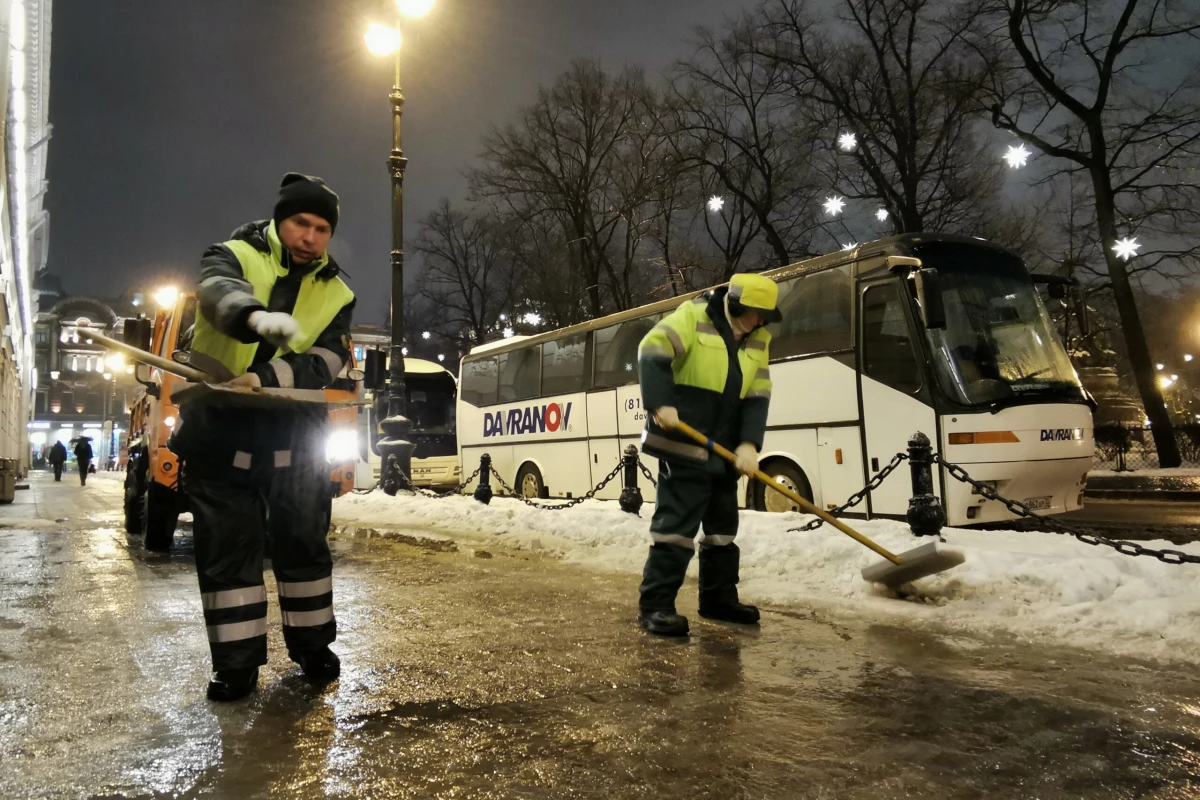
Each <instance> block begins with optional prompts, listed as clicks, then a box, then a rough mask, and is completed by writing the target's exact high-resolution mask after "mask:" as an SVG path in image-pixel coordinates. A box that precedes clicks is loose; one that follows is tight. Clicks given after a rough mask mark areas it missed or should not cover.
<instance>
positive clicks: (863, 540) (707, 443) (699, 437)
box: [675, 421, 904, 564]
mask: <svg viewBox="0 0 1200 800" xmlns="http://www.w3.org/2000/svg"><path fill="white" fill-rule="evenodd" d="M675 430H678V431H680V432H682V433H683V434H684V435H685V436H687V437H688V438H689V439H691V440H692V441H694V442H695V443H696V444H698V445H700V446H701V447H704V448H706V449H708V450H709V451H711V452H713V453H716V454H717V455H719V456H720V457H721V458H723V459H725V460H726V461H728V462H729V463H730V464H737V456H735V455H734V454H733V453H731V452H729V450H728V448H725V447H722V446H721V445H719V444H717V443H716V442H714V441H713V440H712V439H710V438H708V437H707V436H705V435H704V434H702V433H700V431H698V430H696V429H695V428H693V427H692V426H691V425H688V424H687V423H686V422H683V421H680V422H679V424H678V425H676V426H675ZM754 477H755V478H757V479H758V480H759V481H761V482H762V483H764V484H766V485H767V486H769V487H770V488H772V489H774V490H775V491H777V492H779V493H780V494H782V495H783V496H784V497H786V498H787V499H789V500H791V501H792V502H793V503H795V504H796V505H798V506H800V508H802V509H804V510H805V511H807V512H808V513H809V514H816V515H817V516H818V517H820V518H821V519H823V520H825V521H826V522H827V523H829V524H830V525H832V526H833V527H835V528H837V529H838V530H839V531H841V532H842V533H844V534H846V535H847V536H849V537H850V538H851V539H853V540H854V541H856V542H858V543H859V544H861V545H863V546H864V547H868V548H870V549H871V550H874V551H875V552H876V553H878V554H879V555H881V556H883V557H884V558H886V559H887V560H888V561H890V562H892V563H893V564H902V563H904V562H903V561H902V560H901V558H900V557H899V556H897V555H895V554H894V553H892V552H890V551H888V550H887V549H885V548H883V547H880V546H879V545H877V544H875V542H873V541H871V540H870V539H868V538H867V537H866V536H863V535H862V534H861V533H859V532H858V531H856V530H854V529H853V528H851V527H850V526H849V525H846V524H845V523H844V522H842V521H841V520H839V519H838V518H837V517H834V516H832V515H830V514H827V513H825V512H824V511H822V510H821V509H819V508H817V507H816V506H815V505H813V504H812V503H810V502H808V501H807V500H805V499H804V498H803V497H801V496H800V495H798V494H796V493H795V492H793V491H792V490H791V489H789V488H787V487H786V486H784V485H783V484H781V483H780V482H779V481H775V480H771V476H770V475H768V474H767V473H765V472H763V471H762V470H755V471H754Z"/></svg>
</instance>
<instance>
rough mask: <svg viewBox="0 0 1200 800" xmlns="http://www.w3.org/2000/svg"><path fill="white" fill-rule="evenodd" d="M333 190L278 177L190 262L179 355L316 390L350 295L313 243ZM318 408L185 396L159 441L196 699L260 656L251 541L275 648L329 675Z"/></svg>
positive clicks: (322, 237) (337, 358) (212, 369)
mask: <svg viewBox="0 0 1200 800" xmlns="http://www.w3.org/2000/svg"><path fill="white" fill-rule="evenodd" d="M338 213H339V207H338V196H337V195H336V194H335V193H334V192H333V190H332V189H330V188H329V187H328V186H326V185H325V182H324V181H322V180H321V179H320V178H313V177H308V176H305V175H300V174H297V173H288V174H287V175H286V176H284V179H283V183H282V185H281V186H280V189H279V199H278V202H277V203H276V205H275V214H274V216H273V218H272V219H269V220H263V221H261V222H251V223H249V224H246V225H243V226H242V227H240V228H238V229H237V230H236V231H235V232H234V234H233V236H232V238H230V240H229V241H226V242H224V243H221V244H216V245H213V246H211V247H210V248H209V249H208V250H207V251H206V252H205V254H204V257H203V259H202V261H201V269H200V288H199V305H200V309H199V314H198V315H197V317H196V323H195V335H194V338H193V341H192V351H191V353H190V354H189V360H188V363H190V364H191V365H192V366H195V367H198V368H199V369H202V370H204V371H205V372H208V373H209V374H210V375H213V376H215V377H217V379H218V380H221V381H226V382H228V383H230V384H231V385H235V386H249V387H260V386H263V387H276V388H295V389H323V388H325V387H326V386H328V385H330V384H331V383H333V381H334V379H335V378H337V376H338V374H339V373H340V372H342V369H343V367H344V366H345V364H346V363H347V361H348V359H349V357H350V353H349V347H350V338H349V337H350V324H351V315H352V312H353V309H354V294H353V292H351V291H350V288H349V287H348V286H347V285H346V284H345V283H344V282H343V281H342V279H341V277H340V272H341V270H340V268H339V267H338V265H337V264H336V263H335V262H334V260H333V259H332V258H330V257H329V254H328V253H327V252H326V246H327V245H328V243H329V240H330V238H331V237H332V236H333V233H334V230H335V229H336V228H337V223H338ZM327 422H328V413H327V411H326V409H325V407H324V406H323V405H321V406H315V407H314V408H313V409H312V410H311V411H285V412H282V413H281V412H280V411H278V410H271V411H264V410H256V409H248V408H230V407H217V406H215V405H210V404H205V403H203V402H195V403H188V404H186V405H184V406H183V408H182V409H181V420H180V424H179V425H178V426H177V428H176V430H175V433H174V435H173V436H172V438H171V441H170V443H169V447H170V448H171V449H172V450H173V451H174V452H175V453H177V454H178V455H179V456H180V457H181V458H182V459H183V460H184V463H185V470H186V471H185V475H184V488H185V490H186V491H187V493H188V496H189V498H190V500H191V507H192V512H193V516H194V519H195V542H196V570H197V573H198V574H199V578H200V593H201V600H202V604H203V607H204V621H205V624H206V626H207V628H208V641H209V647H210V650H211V653H212V662H213V670H214V672H215V675H214V676H213V678H212V680H211V681H210V683H209V685H208V697H209V698H210V699H212V700H218V701H228V700H236V699H238V698H241V697H245V696H246V695H248V694H249V693H250V692H252V691H254V689H255V687H256V686H257V683H258V668H259V667H260V666H261V665H263V664H265V663H267V593H266V587H265V585H264V581H263V549H264V540H265V532H266V530H267V516H268V513H269V515H270V531H271V536H272V555H271V564H272V568H273V570H274V573H275V582H276V586H277V588H278V592H279V606H280V611H281V616H282V618H283V638H284V642H285V644H286V645H287V649H288V654H289V656H290V657H291V658H292V660H294V661H295V662H296V663H298V664H299V665H300V667H301V668H302V669H303V671H304V674H305V675H306V676H307V677H308V678H309V679H310V680H311V681H313V682H315V683H327V682H329V681H332V680H335V679H336V678H337V677H338V675H339V674H340V670H341V665H340V662H339V660H338V657H337V656H336V655H335V654H334V653H333V651H332V650H331V649H330V647H329V645H330V644H331V643H332V642H333V641H334V639H335V638H336V635H337V623H336V622H335V621H334V616H333V579H332V573H333V560H332V557H331V555H330V552H329V545H328V543H327V541H326V535H327V534H328V529H327V525H328V520H327V518H326V515H325V514H324V513H323V504H324V501H325V499H326V498H327V497H328V493H329V470H328V467H327V466H326V463H325V444H326V435H327V434H326V425H327Z"/></svg>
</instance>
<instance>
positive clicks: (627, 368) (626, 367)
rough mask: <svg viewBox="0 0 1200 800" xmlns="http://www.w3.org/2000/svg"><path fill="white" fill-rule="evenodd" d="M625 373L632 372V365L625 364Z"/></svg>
mask: <svg viewBox="0 0 1200 800" xmlns="http://www.w3.org/2000/svg"><path fill="white" fill-rule="evenodd" d="M625 371H626V372H633V364H626V365H625Z"/></svg>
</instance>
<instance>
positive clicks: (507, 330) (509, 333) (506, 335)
mask: <svg viewBox="0 0 1200 800" xmlns="http://www.w3.org/2000/svg"><path fill="white" fill-rule="evenodd" d="M512 337H513V329H512V328H505V329H504V338H505V339H511V338H512Z"/></svg>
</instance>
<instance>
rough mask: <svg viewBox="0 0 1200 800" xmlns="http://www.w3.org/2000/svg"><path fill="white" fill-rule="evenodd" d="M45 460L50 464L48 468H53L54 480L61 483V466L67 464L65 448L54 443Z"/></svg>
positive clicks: (61, 444)
mask: <svg viewBox="0 0 1200 800" xmlns="http://www.w3.org/2000/svg"><path fill="white" fill-rule="evenodd" d="M46 460H47V461H49V462H50V466H52V467H54V480H55V481H61V480H62V469H63V464H65V463H67V448H66V447H65V446H64V445H63V443H62V442H55V443H54V447H51V448H50V455H49V456H48V457H47V459H46Z"/></svg>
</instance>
